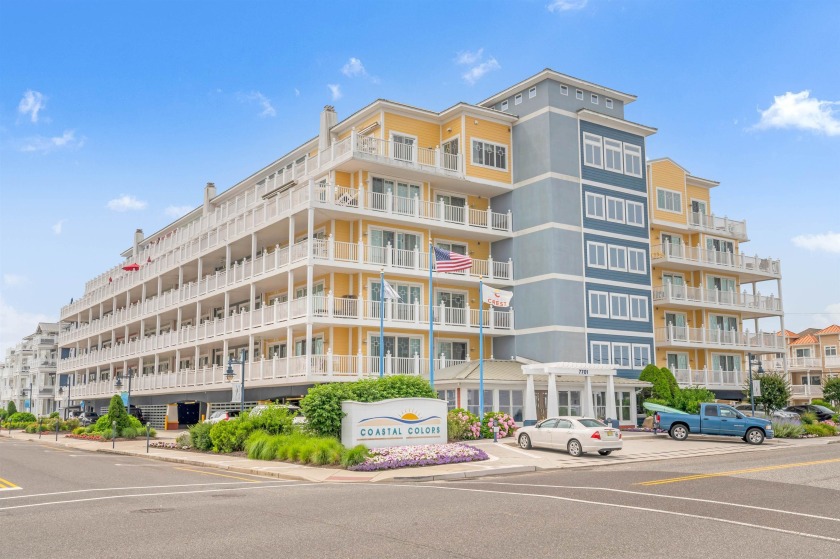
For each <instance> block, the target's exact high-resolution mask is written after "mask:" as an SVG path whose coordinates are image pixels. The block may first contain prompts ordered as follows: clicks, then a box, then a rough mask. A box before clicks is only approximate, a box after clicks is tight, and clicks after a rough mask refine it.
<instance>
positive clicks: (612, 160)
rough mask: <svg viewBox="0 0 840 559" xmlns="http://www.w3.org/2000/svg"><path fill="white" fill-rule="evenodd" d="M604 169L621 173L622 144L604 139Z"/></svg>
mask: <svg viewBox="0 0 840 559" xmlns="http://www.w3.org/2000/svg"><path fill="white" fill-rule="evenodd" d="M604 169H606V170H607V171H615V172H616V173H621V172H622V169H623V166H622V165H621V142H619V141H618V140H611V139H610V138H604Z"/></svg>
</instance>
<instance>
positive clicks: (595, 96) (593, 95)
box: [589, 93, 598, 105]
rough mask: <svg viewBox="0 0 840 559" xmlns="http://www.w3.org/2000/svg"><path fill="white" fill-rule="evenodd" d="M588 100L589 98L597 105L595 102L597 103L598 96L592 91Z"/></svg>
mask: <svg viewBox="0 0 840 559" xmlns="http://www.w3.org/2000/svg"><path fill="white" fill-rule="evenodd" d="M589 100H590V101H592V104H593V105H597V104H598V96H597V95H595V94H594V93H592V94H591V95H590V97H589Z"/></svg>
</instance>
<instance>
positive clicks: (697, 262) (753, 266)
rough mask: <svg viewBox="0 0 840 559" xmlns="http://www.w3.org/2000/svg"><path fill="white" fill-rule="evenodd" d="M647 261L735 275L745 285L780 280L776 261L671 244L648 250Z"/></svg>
mask: <svg viewBox="0 0 840 559" xmlns="http://www.w3.org/2000/svg"><path fill="white" fill-rule="evenodd" d="M650 259H651V264H652V265H653V266H666V267H668V268H669V269H674V270H686V271H693V270H696V269H698V268H700V269H703V270H711V271H716V272H724V273H727V274H737V275H738V277H739V278H740V279H741V281H745V282H753V281H762V280H767V279H778V278H781V277H782V270H781V263H780V262H779V261H778V260H773V259H771V258H759V257H758V256H745V255H743V254H734V253H731V252H726V251H717V250H707V249H704V248H700V247H689V246H685V245H678V244H671V243H665V244H660V245H655V246H653V247H651V254H650Z"/></svg>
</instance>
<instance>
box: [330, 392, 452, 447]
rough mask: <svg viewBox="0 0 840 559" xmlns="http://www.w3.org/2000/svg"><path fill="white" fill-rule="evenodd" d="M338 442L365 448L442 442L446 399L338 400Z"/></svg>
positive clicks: (444, 437) (444, 428) (444, 440)
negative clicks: (339, 438) (339, 417)
mask: <svg viewBox="0 0 840 559" xmlns="http://www.w3.org/2000/svg"><path fill="white" fill-rule="evenodd" d="M341 411H343V412H344V414H345V415H344V418H343V419H342V420H341V444H343V445H344V446H346V447H348V448H350V447H354V446H356V445H357V444H363V445H365V446H366V447H368V448H382V447H387V446H403V445H414V444H443V443H446V402H445V401H443V400H437V399H435V398H394V399H392V400H382V401H380V402H353V401H350V400H345V401H344V402H341Z"/></svg>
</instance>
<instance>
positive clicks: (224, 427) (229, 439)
mask: <svg viewBox="0 0 840 559" xmlns="http://www.w3.org/2000/svg"><path fill="white" fill-rule="evenodd" d="M252 430H253V425H252V423H251V421H250V420H249V419H248V418H247V417H237V418H236V419H232V420H230V421H219V422H218V423H215V424H214V425H213V427H211V428H210V440H212V441H213V452H221V453H229V452H236V451H239V450H242V449H244V448H245V440H246V439H247V438H248V435H250V434H251V431H252Z"/></svg>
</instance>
